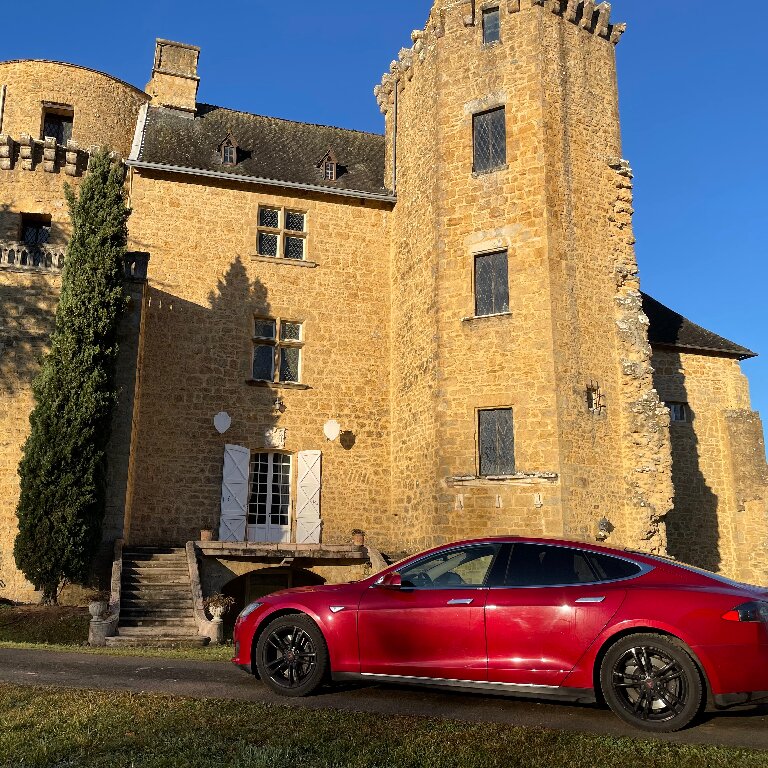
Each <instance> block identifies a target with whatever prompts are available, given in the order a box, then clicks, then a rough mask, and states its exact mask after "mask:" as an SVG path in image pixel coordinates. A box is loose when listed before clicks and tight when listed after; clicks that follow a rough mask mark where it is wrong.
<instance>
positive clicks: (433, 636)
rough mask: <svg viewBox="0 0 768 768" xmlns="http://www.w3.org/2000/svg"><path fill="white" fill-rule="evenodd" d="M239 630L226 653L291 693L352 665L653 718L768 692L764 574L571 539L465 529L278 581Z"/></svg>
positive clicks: (365, 672)
mask: <svg viewBox="0 0 768 768" xmlns="http://www.w3.org/2000/svg"><path fill="white" fill-rule="evenodd" d="M234 637H235V657H234V658H233V659H232V661H233V662H234V663H235V664H237V665H238V666H240V667H242V668H243V669H245V670H247V671H249V672H253V673H254V674H258V676H259V677H260V678H261V680H262V681H263V682H264V683H265V684H266V685H267V686H269V688H271V689H272V690H273V691H277V692H278V693H281V694H284V695H286V696H304V695H306V694H309V693H310V692H311V691H313V690H315V689H316V688H317V687H318V686H319V685H321V684H323V683H324V682H326V681H328V680H350V679H357V680H376V681H379V682H393V683H409V684H413V683H419V684H428V685H436V686H455V687H460V688H472V689H481V690H482V689H485V690H489V691H491V690H492V691H496V692H499V691H501V692H506V693H508V694H510V695H514V696H535V697H538V698H545V697H551V698H556V699H560V700H566V701H574V702H594V701H597V700H598V699H600V700H604V701H605V702H606V703H607V704H608V706H609V707H610V708H611V709H612V710H613V711H614V712H615V713H616V714H617V715H618V716H619V717H620V718H622V719H623V720H625V721H627V722H628V723H631V724H632V725H634V726H637V727H639V728H643V729H646V730H653V731H674V730H679V729H680V728H683V727H685V726H686V725H688V723H690V722H691V720H693V719H694V718H695V717H696V716H697V714H698V713H699V712H700V711H701V710H702V709H703V708H704V706H705V705H706V703H707V701H709V702H710V703H711V704H712V705H714V706H715V707H717V708H726V707H729V706H735V705H738V704H745V703H752V702H758V701H766V702H768V589H766V588H765V587H752V586H749V585H746V584H740V583H737V582H734V581H730V580H728V579H725V578H722V577H720V576H717V575H715V574H713V573H709V572H707V571H702V570H699V569H696V568H692V567H688V566H685V565H679V564H677V563H674V562H672V561H669V560H666V559H663V558H660V557H654V556H651V555H646V554H641V553H639V552H627V551H621V550H616V549H608V548H606V547H599V546H592V545H589V544H579V543H575V542H569V541H558V540H542V539H525V538H512V537H508V538H499V539H497V538H494V539H482V540H475V541H465V542H459V543H456V544H449V545H446V546H442V547H438V548H436V549H432V550H429V551H428V552H424V553H422V554H419V555H414V556H413V557H410V558H407V559H406V560H403V561H401V562H400V563H397V564H395V565H392V566H390V567H389V568H388V569H386V570H384V571H382V572H381V573H378V574H376V575H375V576H371V577H370V578H367V579H364V580H363V581H358V582H355V583H352V584H343V585H337V586H330V585H325V586H317V587H304V588H297V589H289V590H285V591H282V592H277V593H274V594H271V595H268V596H267V597H264V598H261V599H260V600H259V602H255V603H251V604H250V605H249V606H248V607H246V609H245V610H244V611H243V612H242V613H241V614H240V616H239V617H238V619H237V623H236V625H235V635H234Z"/></svg>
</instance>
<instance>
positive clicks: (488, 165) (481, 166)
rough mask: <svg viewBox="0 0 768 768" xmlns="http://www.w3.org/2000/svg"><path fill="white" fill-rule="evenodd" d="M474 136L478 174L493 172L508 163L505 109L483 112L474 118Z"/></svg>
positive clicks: (475, 163) (475, 168)
mask: <svg viewBox="0 0 768 768" xmlns="http://www.w3.org/2000/svg"><path fill="white" fill-rule="evenodd" d="M472 122H473V136H474V153H475V162H474V170H475V172H477V173H483V172H485V171H492V170H493V169H494V168H500V167H502V166H503V165H505V164H506V162H507V127H506V112H505V109H504V107H499V108H498V109H492V110H491V111H490V112H481V113H480V114H478V115H475V116H474V118H473V121H472Z"/></svg>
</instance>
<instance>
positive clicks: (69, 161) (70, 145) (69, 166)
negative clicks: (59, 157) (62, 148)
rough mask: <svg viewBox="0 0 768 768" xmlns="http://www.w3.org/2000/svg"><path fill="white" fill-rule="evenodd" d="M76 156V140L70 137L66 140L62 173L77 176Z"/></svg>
mask: <svg viewBox="0 0 768 768" xmlns="http://www.w3.org/2000/svg"><path fill="white" fill-rule="evenodd" d="M77 156H78V146H77V142H76V141H73V140H72V139H70V140H69V141H68V142H67V154H66V157H65V160H66V164H65V166H64V173H66V174H67V176H77Z"/></svg>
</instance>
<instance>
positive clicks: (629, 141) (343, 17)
mask: <svg viewBox="0 0 768 768" xmlns="http://www.w3.org/2000/svg"><path fill="white" fill-rule="evenodd" d="M430 5H431V0H385V1H384V2H380V3H374V2H371V0H366V1H365V2H360V1H359V0H324V1H323V2H318V1H317V0H292V2H291V3H276V2H274V0H269V1H267V0H248V1H246V0H229V1H228V2H227V3H222V4H221V5H220V6H217V5H215V4H213V5H212V4H210V3H201V2H199V0H186V1H185V2H169V1H168V0H159V1H158V0H156V1H155V2H149V1H148V0H133V1H132V2H131V3H106V2H103V0H100V1H99V2H96V1H95V0H89V1H85V2H84V1H82V0H74V2H72V3H70V4H69V5H68V6H67V7H66V10H65V11H64V12H63V11H62V6H61V4H60V3H58V2H57V3H53V2H49V0H38V2H37V3H35V6H34V13H33V14H32V15H30V10H29V7H28V6H26V5H25V4H23V3H12V4H10V5H8V6H7V7H6V8H5V9H4V11H3V29H4V30H14V33H13V34H4V35H3V36H2V49H0V60H6V59H15V58H47V59H55V60H63V61H71V62H75V63H78V64H82V65H85V66H89V67H93V68H95V69H100V70H104V71H107V72H109V73H110V74H113V75H115V76H117V77H120V78H122V79H124V80H127V81H129V82H131V83H134V84H135V85H138V86H139V87H142V88H143V87H144V85H145V84H146V82H147V80H148V78H149V75H150V70H151V66H152V56H153V50H154V39H155V38H156V37H164V38H169V39H172V40H180V41H183V42H188V43H194V44H196V45H199V46H201V48H202V53H201V59H200V75H201V78H202V80H201V84H200V93H199V98H200V100H201V101H208V102H212V103H215V104H219V105H222V106H227V107H232V108H235V109H242V110H245V111H249V112H258V113H261V114H269V115H275V116H279V117H286V118H291V119H297V120H306V121H310V122H318V123H328V124H333V125H340V126H344V127H349V128H358V129H361V130H370V131H381V130H382V117H381V115H380V113H379V111H378V108H377V106H376V102H375V100H374V97H373V95H372V89H373V86H374V85H375V84H376V83H377V82H378V81H379V79H380V77H381V74H382V72H384V71H385V69H387V68H388V66H389V62H390V61H391V59H392V58H394V57H396V55H397V52H398V50H399V49H400V48H401V47H402V46H404V45H409V44H410V32H411V30H412V29H416V28H420V27H423V25H424V22H425V20H426V18H427V14H428V11H429V7H430ZM612 5H613V18H614V19H615V20H625V21H627V22H628V23H629V31H628V32H627V34H626V35H624V37H623V39H622V41H621V43H620V45H619V48H618V64H619V87H620V89H621V108H622V127H623V136H624V155H625V157H626V158H627V159H629V160H630V162H631V163H632V166H633V168H634V171H635V196H636V197H635V210H636V216H635V231H636V235H637V239H638V245H637V253H638V259H639V262H640V269H641V275H642V278H643V286H644V289H645V290H646V291H647V292H648V293H651V294H652V295H653V296H655V297H656V298H658V299H659V300H660V301H662V302H664V303H665V304H667V305H669V306H672V307H673V308H674V309H676V310H677V311H679V312H681V313H682V314H684V315H686V316H687V317H689V318H690V319H691V320H694V321H695V322H698V323H699V324H701V325H704V326H705V327H707V328H709V329H710V330H713V331H715V332H716V333H719V334H721V335H723V336H726V337H727V338H730V339H732V340H733V341H736V342H738V343H740V344H743V345H744V346H747V347H750V348H751V349H753V350H755V351H757V352H761V353H762V355H761V357H759V358H758V359H757V360H752V361H748V362H746V363H745V364H744V366H743V368H744V371H745V372H746V373H747V374H748V375H749V377H750V380H751V385H752V399H753V405H754V407H755V408H756V409H758V410H761V411H762V412H763V414H764V415H765V416H766V419H767V420H768V322H767V321H766V317H767V314H766V299H765V297H764V293H765V289H766V285H768V246H767V245H766V238H765V229H766V224H767V223H768V216H767V215H766V203H767V202H768V200H767V198H768V195H766V186H765V185H766V183H768V159H767V157H766V152H765V141H766V137H768V99H766V86H765V77H766V73H767V72H768V48H767V47H766V46H765V45H762V44H761V40H762V38H761V35H760V33H761V32H762V31H763V30H764V29H765V28H766V26H768V4H764V3H752V4H750V5H749V6H741V7H739V9H738V10H735V9H731V11H732V12H725V10H727V6H725V5H722V4H719V3H714V2H709V3H700V2H695V1H694V0H677V1H676V2H669V0H643V1H642V2H640V1H639V0H631V1H630V0H614V1H613V3H612ZM753 28H754V29H755V30H757V33H756V34H753V33H751V30H752V29H753ZM22 30H26V33H24V34H21V32H22Z"/></svg>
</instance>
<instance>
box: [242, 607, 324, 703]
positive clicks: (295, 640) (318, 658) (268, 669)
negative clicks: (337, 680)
mask: <svg viewBox="0 0 768 768" xmlns="http://www.w3.org/2000/svg"><path fill="white" fill-rule="evenodd" d="M256 668H257V670H258V673H259V677H260V678H261V680H262V681H263V682H264V683H265V684H266V685H267V686H268V687H269V688H271V689H272V690H273V691H275V692H276V693H279V694H281V695H283V696H306V695H308V694H310V693H312V691H314V690H315V689H316V688H318V687H319V686H320V685H322V683H323V682H324V681H325V679H326V673H327V671H328V649H327V647H326V644H325V640H324V638H323V635H322V632H320V629H319V628H318V627H317V625H316V624H315V623H314V622H313V621H312V620H311V619H310V618H309V617H308V616H305V615H303V614H291V615H289V616H280V617H279V618H277V619H275V620H274V621H272V622H270V624H268V625H267V627H266V628H265V629H264V631H263V632H262V633H261V636H260V637H259V641H258V643H257V645H256Z"/></svg>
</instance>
